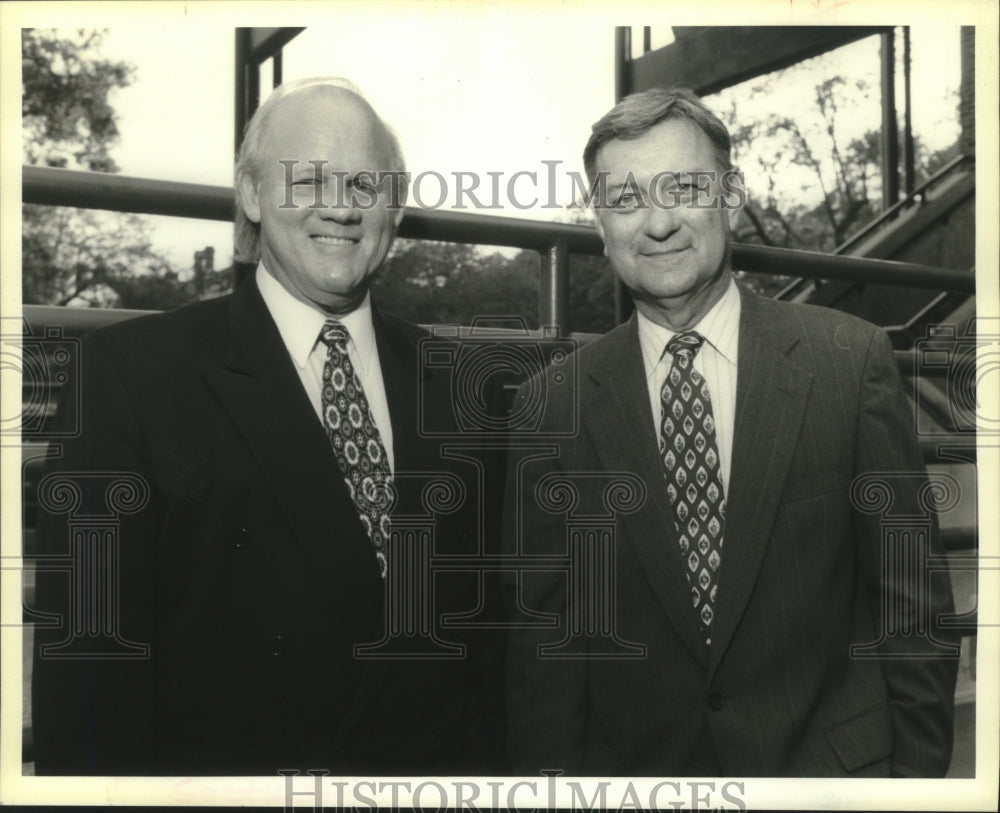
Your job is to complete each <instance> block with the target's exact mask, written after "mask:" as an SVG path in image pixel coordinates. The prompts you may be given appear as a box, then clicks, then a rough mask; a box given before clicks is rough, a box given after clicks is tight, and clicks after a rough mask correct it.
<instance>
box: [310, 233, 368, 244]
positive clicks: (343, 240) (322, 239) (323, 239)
mask: <svg viewBox="0 0 1000 813" xmlns="http://www.w3.org/2000/svg"><path fill="white" fill-rule="evenodd" d="M309 236H310V238H311V239H312V240H314V241H316V242H317V243H320V244H321V245H324V246H353V245H354V244H355V243H357V242H359V241H358V240H357V238H354V237H331V236H329V235H325V234H311V235H309Z"/></svg>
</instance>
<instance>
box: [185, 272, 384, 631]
mask: <svg viewBox="0 0 1000 813" xmlns="http://www.w3.org/2000/svg"><path fill="white" fill-rule="evenodd" d="M229 320H230V321H229V350H228V358H227V364H226V367H224V368H214V367H213V368H207V369H205V370H204V371H203V374H204V377H205V379H206V381H207V382H208V384H209V386H210V387H211V388H212V389H213V390H214V391H215V393H216V396H217V397H218V398H219V400H220V401H221V403H222V405H223V407H224V408H225V409H226V410H227V411H228V412H229V414H230V416H231V417H232V420H233V422H234V423H235V425H236V426H237V428H238V429H239V431H240V433H241V435H242V436H243V439H244V441H245V442H246V444H247V446H248V447H249V448H250V450H251V452H252V454H253V456H254V457H255V458H256V460H257V462H258V465H259V467H260V470H261V471H262V472H263V474H264V477H265V478H266V480H267V483H268V485H269V486H270V488H271V491H272V492H273V494H274V496H275V498H276V499H277V501H278V504H279V505H280V506H281V508H282V510H283V513H284V515H285V518H286V520H287V521H288V524H289V525H290V526H291V528H292V529H293V531H294V534H295V537H296V538H297V539H298V541H299V543H300V544H301V545H302V546H303V548H304V549H305V551H306V553H307V555H308V556H309V558H310V560H311V561H312V562H313V564H314V565H315V567H316V568H317V572H318V573H320V574H322V578H323V580H324V582H325V583H326V584H328V586H329V592H328V595H329V596H330V598H331V600H333V601H335V602H337V603H340V604H342V605H343V606H344V608H345V610H349V613H348V614H347V615H345V618H350V619H352V623H356V624H358V625H359V626H361V627H367V626H368V624H366V623H364V622H363V621H362V619H363V618H365V617H366V616H369V617H370V616H371V613H368V612H367V608H365V607H364V606H363V605H365V604H369V603H372V601H371V599H370V598H368V596H372V595H377V596H379V597H380V596H381V580H380V579H379V576H378V569H377V566H376V560H375V557H374V555H373V554H372V551H371V548H370V546H369V545H367V544H366V543H367V538H366V537H365V535H364V531H363V529H362V527H361V523H360V521H359V520H358V518H357V513H356V511H355V509H354V506H353V504H352V503H351V501H350V497H349V495H348V493H347V488H346V487H345V485H344V482H343V478H342V476H341V474H340V470H339V468H338V467H337V462H336V460H335V458H334V456H333V454H332V453H331V451H330V447H329V441H328V440H327V438H326V434H325V433H324V431H323V428H322V426H321V425H320V423H319V421H318V420H317V418H316V413H315V411H314V410H313V407H312V405H311V404H310V403H309V398H308V396H307V395H306V392H305V390H304V388H303V386H302V382H301V380H300V379H299V377H298V374H297V373H296V371H295V368H294V365H293V363H292V361H291V359H290V358H289V357H288V354H287V352H285V348H284V344H283V342H282V340H281V336H280V334H279V333H278V329H277V327H276V326H275V324H274V321H273V320H272V319H271V315H270V313H269V312H268V310H267V306H266V305H265V304H264V301H263V299H262V298H261V296H260V292H259V291H258V289H257V286H256V284H255V283H254V282H253V281H252V280H248V281H247V282H246V283H245V284H243V285H241V286H240V287H239V288H238V289H237V290H236V292H235V293H234V294H233V296H232V299H231V301H230V311H229ZM355 526H356V527H355ZM362 597H364V598H362ZM379 600H381V599H379ZM378 620H379V619H378V618H377V617H376V618H373V619H371V622H372V624H371V626H372V628H373V630H374V631H377V629H378V626H379V624H378Z"/></svg>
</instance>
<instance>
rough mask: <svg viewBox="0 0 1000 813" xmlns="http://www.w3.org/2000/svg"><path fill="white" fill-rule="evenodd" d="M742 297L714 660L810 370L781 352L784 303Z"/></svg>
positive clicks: (748, 587) (764, 529)
mask: <svg viewBox="0 0 1000 813" xmlns="http://www.w3.org/2000/svg"><path fill="white" fill-rule="evenodd" d="M741 295H742V297H743V298H742V312H741V317H740V334H739V362H738V372H737V386H736V426H735V429H734V433H733V454H732V467H731V472H730V478H729V483H730V485H729V489H728V494H727V496H726V531H725V541H724V547H723V554H722V570H721V572H720V575H719V598H718V605H717V607H716V618H715V630H714V632H713V638H712V655H713V662H714V663H718V660H719V658H720V657H721V656H722V654H723V653H724V651H725V648H726V646H727V645H728V644H729V641H730V640H731V639H732V636H733V633H734V632H735V629H736V626H737V625H738V623H739V620H740V618H741V617H742V615H743V612H744V610H745V609H746V605H747V602H748V601H749V599H750V595H751V593H752V591H753V587H754V584H755V582H756V580H757V574H758V573H759V571H760V566H761V562H762V561H763V558H764V553H765V551H766V549H767V544H768V541H769V539H770V537H771V529H772V528H773V526H774V521H775V517H776V515H777V511H778V507H779V505H780V503H781V495H782V492H783V490H784V485H785V480H786V478H787V474H788V468H789V465H790V464H791V461H792V456H793V454H794V452H795V447H796V444H797V443H798V436H799V430H800V427H801V424H802V419H803V416H804V414H805V407H806V402H807V400H808V395H809V388H810V385H811V381H812V375H811V374H810V373H809V372H808V371H806V370H804V369H803V368H801V367H799V366H798V365H796V364H795V363H794V362H792V361H791V360H790V359H789V357H788V354H789V353H790V351H791V350H792V348H793V347H794V346H795V345H796V344H797V343H798V341H799V331H798V330H797V325H796V322H795V318H794V316H791V315H790V313H789V309H786V308H781V307H774V305H773V303H771V302H770V301H768V300H764V299H762V298H760V297H758V296H756V295H753V294H743V293H742V292H741Z"/></svg>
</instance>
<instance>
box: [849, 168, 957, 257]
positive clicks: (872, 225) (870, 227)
mask: <svg viewBox="0 0 1000 813" xmlns="http://www.w3.org/2000/svg"><path fill="white" fill-rule="evenodd" d="M971 160H972V159H971V158H970V157H969V156H968V155H957V156H955V157H954V158H952V159H951V160H950V161H949V162H948V163H947V164H945V165H944V166H943V167H941V168H940V169H939V170H938V171H937V172H935V173H934V174H933V175H931V177H930V178H927V179H926V180H925V181H924V182H923V183H921V184H919V185H918V186H917V187H916V188H915V189H914V190H913V191H912V192H910V194H908V195H907V196H906V197H905V198H903V199H902V200H899V201H896V202H895V203H894V204H892V206H890V207H889V208H888V209H886V210H885V211H883V212H880V213H879V215H878V216H877V217H876V218H875V219H874V220H871V221H870V222H868V223H866V224H865V226H864V227H863V228H862V229H860V230H859V231H858V232H857V233H855V234H852V235H851V236H850V237H848V238H847V239H846V240H845V241H844V242H843V243H841V244H840V245H839V246H837V247H836V248H835V249H834V250H833V253H834V254H843V253H844V252H846V251H849V250H850V249H852V248H853V247H854V246H856V245H857V244H858V243H860V242H861V241H862V240H864V239H865V238H867V237H868V236H869V235H871V234H872V233H873V232H875V231H877V230H878V229H879V228H880V227H881V226H883V225H884V224H885V223H887V222H888V221H889V220H892V219H894V218H895V217H897V216H898V215H899V214H900V213H901V212H902V211H903V209H905V208H907V207H908V206H911V205H912V204H913V203H914V202H916V200H917V199H918V198H921V199H922V198H923V196H924V194H925V193H926V192H927V190H929V189H930V188H931V187H932V186H936V185H937V184H938V183H939V182H940V181H941V180H942V179H943V178H944V177H945V176H947V175H949V174H951V172H952V170H954V169H955V168H956V167H959V166H961V165H962V164H964V163H965V162H966V161H971ZM921 203H923V200H921Z"/></svg>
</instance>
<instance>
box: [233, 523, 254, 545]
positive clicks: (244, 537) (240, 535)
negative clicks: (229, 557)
mask: <svg viewBox="0 0 1000 813" xmlns="http://www.w3.org/2000/svg"><path fill="white" fill-rule="evenodd" d="M249 544H250V529H249V528H237V529H236V530H235V531H234V532H233V547H235V548H238V549H239V550H243V548H245V547H246V546H247V545H249Z"/></svg>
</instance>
